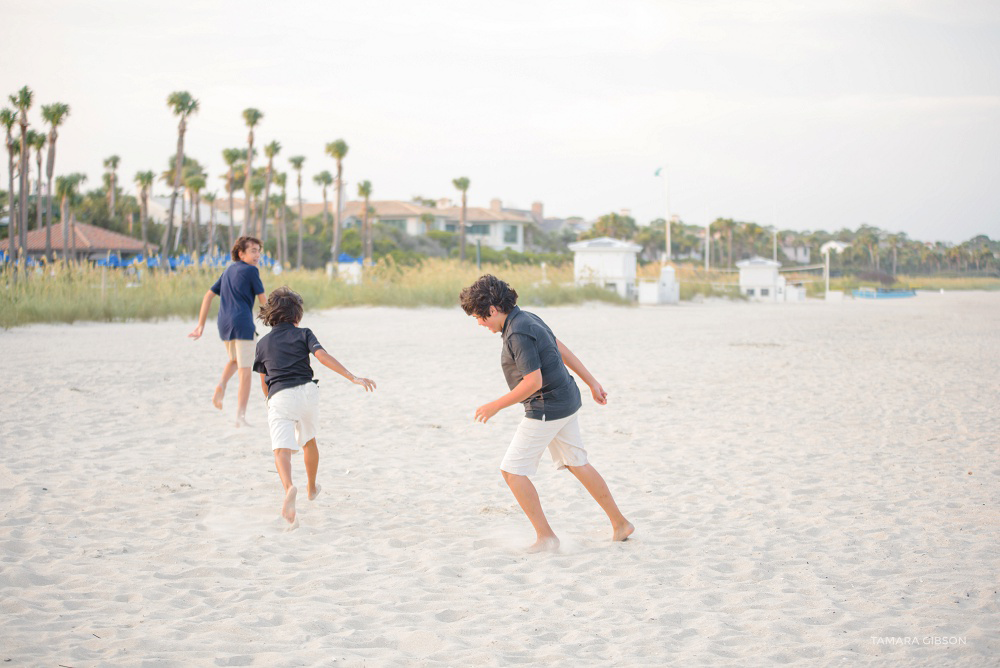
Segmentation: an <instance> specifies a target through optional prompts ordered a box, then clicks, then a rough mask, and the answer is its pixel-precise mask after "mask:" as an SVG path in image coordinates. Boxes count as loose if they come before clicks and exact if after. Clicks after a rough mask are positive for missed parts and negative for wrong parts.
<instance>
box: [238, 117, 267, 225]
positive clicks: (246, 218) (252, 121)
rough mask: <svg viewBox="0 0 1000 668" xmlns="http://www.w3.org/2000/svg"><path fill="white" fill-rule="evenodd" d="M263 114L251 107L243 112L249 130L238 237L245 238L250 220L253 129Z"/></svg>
mask: <svg viewBox="0 0 1000 668" xmlns="http://www.w3.org/2000/svg"><path fill="white" fill-rule="evenodd" d="M263 118H264V114H263V113H262V112H260V111H259V110H257V109H254V108H253V107H248V108H246V109H244V110H243V121H244V122H245V123H246V124H247V127H248V128H250V134H249V135H248V136H247V157H246V160H247V170H246V177H245V179H244V181H243V192H244V193H246V205H245V210H244V213H243V228H242V230H240V236H246V234H247V229H248V227H247V226H248V225H250V222H251V219H250V215H251V213H252V210H251V201H250V200H251V198H250V192H251V187H250V179H251V178H252V177H253V129H254V128H255V127H257V124H258V123H260V122H261V120H263Z"/></svg>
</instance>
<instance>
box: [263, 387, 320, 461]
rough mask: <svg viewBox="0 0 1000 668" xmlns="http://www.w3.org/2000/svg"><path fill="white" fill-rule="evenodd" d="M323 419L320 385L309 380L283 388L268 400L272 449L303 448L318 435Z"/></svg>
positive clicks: (293, 449) (268, 420) (294, 450)
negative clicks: (320, 406) (320, 408)
mask: <svg viewBox="0 0 1000 668" xmlns="http://www.w3.org/2000/svg"><path fill="white" fill-rule="evenodd" d="M318 419H319V388H317V387H316V383H311V382H310V383H305V384H304V385H296V386H295V387H288V388H285V389H284V390H279V391H278V392H276V393H275V394H274V396H273V397H270V398H269V399H268V400H267V425H268V427H270V429H271V449H272V450H277V449H278V448H287V449H288V450H291V451H292V452H298V450H299V448H300V447H302V446H303V445H305V444H306V443H308V442H309V441H311V440H312V439H314V438H316V423H317V421H318Z"/></svg>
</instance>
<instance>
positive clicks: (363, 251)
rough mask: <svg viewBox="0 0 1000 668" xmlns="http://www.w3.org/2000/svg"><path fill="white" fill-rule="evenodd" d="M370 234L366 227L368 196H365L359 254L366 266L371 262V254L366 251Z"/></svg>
mask: <svg viewBox="0 0 1000 668" xmlns="http://www.w3.org/2000/svg"><path fill="white" fill-rule="evenodd" d="M369 236H371V230H370V229H369V227H368V197H367V196H366V197H365V215H364V216H363V217H362V222H361V255H362V258H363V262H364V265H365V266H366V267H367V266H368V265H369V264H370V263H371V259H372V258H371V255H369V253H368V238H369Z"/></svg>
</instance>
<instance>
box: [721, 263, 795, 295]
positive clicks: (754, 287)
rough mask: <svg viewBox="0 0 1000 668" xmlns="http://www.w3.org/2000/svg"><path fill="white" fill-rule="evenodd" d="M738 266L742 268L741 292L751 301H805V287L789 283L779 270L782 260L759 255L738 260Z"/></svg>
mask: <svg viewBox="0 0 1000 668" xmlns="http://www.w3.org/2000/svg"><path fill="white" fill-rule="evenodd" d="M736 267H737V268H738V269H739V270H740V294H742V295H743V296H745V297H746V298H747V299H749V300H750V301H755V302H801V301H805V298H806V290H805V287H804V286H802V285H797V284H788V281H786V280H785V277H784V276H782V275H781V273H780V272H779V270H780V269H781V263H780V262H775V261H774V260H768V259H766V258H762V257H759V256H757V257H752V258H750V259H749V260H743V261H741V262H737V263H736Z"/></svg>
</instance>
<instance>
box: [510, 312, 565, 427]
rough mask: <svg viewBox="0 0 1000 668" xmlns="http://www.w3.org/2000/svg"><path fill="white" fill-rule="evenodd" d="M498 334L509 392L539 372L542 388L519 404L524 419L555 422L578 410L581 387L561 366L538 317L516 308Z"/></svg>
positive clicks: (548, 332) (549, 332) (553, 342)
mask: <svg viewBox="0 0 1000 668" xmlns="http://www.w3.org/2000/svg"><path fill="white" fill-rule="evenodd" d="M501 335H502V337H503V350H502V351H501V353H500V366H501V368H503V375H504V378H506V380H507V386H508V387H509V388H510V389H512V390H513V389H514V388H515V387H517V385H518V383H520V382H521V381H522V380H523V379H524V377H525V376H527V375H528V374H529V373H531V372H532V371H536V370H538V369H541V370H542V388H541V389H540V390H538V391H537V392H535V393H534V394H532V395H531V396H530V397H528V398H527V399H525V400H524V401H522V402H521V403H522V404H523V405H524V415H525V417H529V418H532V419H535V420H558V419H560V418H564V417H569V416H570V415H572V414H573V413H575V412H577V411H578V410H580V406H582V405H583V403H582V402H581V401H580V388H578V387H577V386H576V380H574V379H573V376H572V375H571V374H570V372H569V370H568V369H566V365H565V364H563V361H562V355H560V354H559V346H558V344H556V337H555V335H554V334H553V333H552V330H551V329H549V327H548V325H546V324H545V323H544V322H543V321H542V319H541V318H539V317H538V316H537V315H535V314H534V313H528V312H527V311H522V310H521V309H520V308H519V307H517V306H515V307H514V309H513V310H512V311H511V312H510V313H508V314H507V319H506V320H504V323H503V329H502V330H501Z"/></svg>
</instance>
